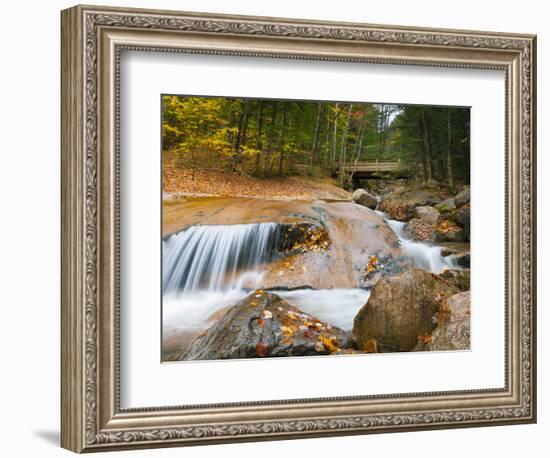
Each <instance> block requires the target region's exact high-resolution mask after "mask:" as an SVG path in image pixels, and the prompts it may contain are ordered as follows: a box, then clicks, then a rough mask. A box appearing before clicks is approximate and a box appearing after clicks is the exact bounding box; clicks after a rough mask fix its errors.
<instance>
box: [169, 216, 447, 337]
mask: <svg viewBox="0 0 550 458" xmlns="http://www.w3.org/2000/svg"><path fill="white" fill-rule="evenodd" d="M376 213H377V214H378V215H380V216H382V217H383V218H384V219H385V221H386V222H387V224H388V225H389V227H390V228H391V229H392V230H393V232H394V233H395V235H396V236H397V237H398V239H399V241H400V244H401V247H402V249H403V251H404V254H405V255H406V256H408V257H410V258H411V260H412V261H413V263H414V264H415V265H416V266H417V267H420V268H422V269H425V270H429V271H431V272H435V273H438V272H441V271H442V270H443V269H445V268H448V267H452V265H451V264H450V263H449V262H448V261H447V260H446V259H445V258H443V257H442V256H441V248H440V247H437V246H431V245H428V244H426V243H422V242H414V241H412V240H409V239H407V238H406V237H405V235H404V226H405V223H402V222H400V221H395V220H391V219H388V218H386V216H385V214H384V213H382V212H380V211H378V210H376ZM280 228H281V226H280V225H279V224H277V223H253V224H231V225H199V226H191V227H189V228H188V229H186V230H184V231H181V232H179V233H176V234H174V235H171V236H169V237H168V238H167V239H166V240H165V241H164V242H163V325H164V330H165V331H170V330H180V329H185V330H196V331H197V332H198V331H200V330H203V329H206V328H207V327H208V326H210V325H211V324H212V323H213V322H214V321H215V320H217V319H219V316H220V313H221V311H222V310H224V309H227V308H229V307H230V306H232V305H233V304H235V303H237V302H238V301H239V300H241V299H242V298H244V297H245V296H246V295H247V294H248V293H249V292H250V290H251V289H256V288H260V287H261V285H262V278H263V274H264V270H265V268H266V263H269V262H270V261H272V260H273V259H274V257H275V256H277V249H278V248H279V244H280ZM244 285H246V287H245V286H244ZM274 292H275V293H276V294H278V295H279V296H280V297H281V298H283V299H284V300H286V301H287V302H288V303H290V304H292V305H294V306H296V307H297V308H299V309H300V310H303V311H304V312H306V313H309V314H311V315H313V316H315V317H317V318H319V319H320V320H322V321H326V322H328V323H330V324H332V325H334V326H337V327H339V328H341V329H344V330H350V329H351V328H352V327H353V319H354V317H355V315H356V314H357V312H358V311H359V309H360V308H361V307H362V306H363V305H364V304H365V303H366V302H367V300H368V298H369V296H370V290H363V289H359V288H346V289H338V288H334V289H316V290H315V289H298V290H291V291H281V290H278V291H274Z"/></svg>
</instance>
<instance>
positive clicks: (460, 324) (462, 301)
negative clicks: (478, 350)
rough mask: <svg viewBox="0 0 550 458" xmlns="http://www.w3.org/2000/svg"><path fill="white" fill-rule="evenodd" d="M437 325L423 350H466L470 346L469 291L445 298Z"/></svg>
mask: <svg viewBox="0 0 550 458" xmlns="http://www.w3.org/2000/svg"><path fill="white" fill-rule="evenodd" d="M437 321H438V325H437V328H436V329H435V330H434V332H433V333H432V338H431V339H430V340H429V341H428V342H427V344H426V348H425V350H428V351H446V350H468V349H469V348H470V291H465V292H462V293H458V294H455V295H453V296H451V297H449V298H447V299H446V300H445V301H444V303H443V306H442V308H441V310H440V311H439V312H438V317H437Z"/></svg>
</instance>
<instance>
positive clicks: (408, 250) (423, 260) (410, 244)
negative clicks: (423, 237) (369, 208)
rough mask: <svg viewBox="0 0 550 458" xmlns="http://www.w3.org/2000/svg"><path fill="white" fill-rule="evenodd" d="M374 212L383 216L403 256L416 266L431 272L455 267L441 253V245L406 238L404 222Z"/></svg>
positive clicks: (377, 211) (439, 271)
mask: <svg viewBox="0 0 550 458" xmlns="http://www.w3.org/2000/svg"><path fill="white" fill-rule="evenodd" d="M376 213H378V214H379V215H380V216H382V217H384V219H385V220H386V223H388V226H390V227H391V229H392V231H393V232H394V233H395V235H396V236H397V238H398V239H399V242H400V243H401V248H402V249H403V251H404V253H405V256H407V257H409V258H411V260H412V262H413V264H414V265H415V266H416V267H419V268H421V269H424V270H428V271H430V272H433V273H441V272H442V271H443V270H445V269H449V268H454V267H455V266H454V265H453V263H452V262H451V261H449V260H448V259H447V258H444V257H443V256H442V255H441V250H442V248H441V247H439V246H434V245H429V244H427V243H425V242H415V241H414V240H410V239H408V238H407V237H406V236H405V230H404V229H405V224H406V223H404V222H402V221H396V220H393V219H389V218H387V217H386V215H385V213H383V212H381V211H379V210H376Z"/></svg>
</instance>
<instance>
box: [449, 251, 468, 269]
mask: <svg viewBox="0 0 550 458" xmlns="http://www.w3.org/2000/svg"><path fill="white" fill-rule="evenodd" d="M446 259H447V260H449V261H451V263H452V264H453V265H455V266H457V267H467V268H470V252H469V251H463V252H460V253H454V254H451V255H449V256H446Z"/></svg>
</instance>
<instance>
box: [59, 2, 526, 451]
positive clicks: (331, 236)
mask: <svg viewBox="0 0 550 458" xmlns="http://www.w3.org/2000/svg"><path fill="white" fill-rule="evenodd" d="M535 45H536V40H535V37H534V36H532V35H518V34H506V33H493V32H477V31H476V32H473V31H459V30H436V29H420V28H413V27H396V26H379V25H367V24H352V23H342V24H339V23H331V22H319V21H305V20H294V19H280V18H258V17H244V16H239V17H236V16H226V15H212V14H199V13H182V12H170V11H154V10H138V9H121V8H106V7H94V6H86V7H83V6H76V7H73V8H70V9H67V10H64V11H63V12H62V164H63V165H62V208H63V219H62V231H63V233H62V434H61V438H62V446H63V447H65V448H67V449H70V450H73V451H76V452H84V451H85V452H91V451H104V450H117V449H128V448H143V447H160V446H177V445H197V444H208V443H220V442H237V441H250V440H275V439H291V438H301V437H313V436H327V435H343V434H367V433H374V432H392V431H404V430H418V429H429V428H452V427H466V426H484V425H495V424H509V423H527V422H534V421H535V419H536V386H535V380H536V377H535V375H536V373H535V371H536V355H535V348H536V345H535V343H536V342H535V338H536V326H535V318H536V314H535V312H536V309H535V304H536V302H535V299H536V298H535V290H536V288H535V273H536V272H535V270H536V259H535V251H536V250H535V248H536V239H535V227H536V219H535V217H536V215H535V175H536V174H535V152H536V151H535V132H536V131H535V129H536V124H535V111H536V110H535V102H536V91H535V89H536V88H535V74H536V72H535V63H536V48H535Z"/></svg>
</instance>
